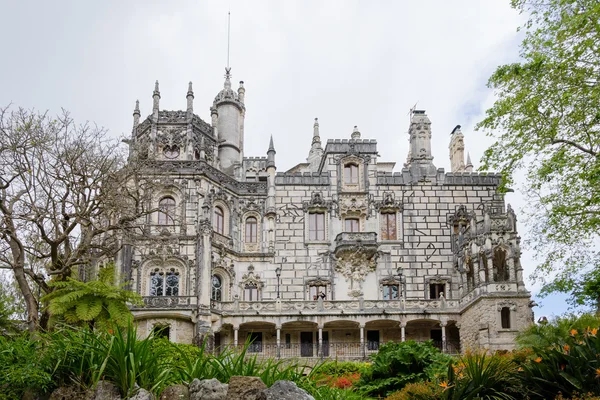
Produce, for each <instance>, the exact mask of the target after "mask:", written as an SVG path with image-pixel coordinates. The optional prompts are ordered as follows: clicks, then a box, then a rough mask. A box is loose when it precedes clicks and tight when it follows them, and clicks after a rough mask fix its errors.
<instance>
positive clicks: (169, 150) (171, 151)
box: [163, 145, 179, 159]
mask: <svg viewBox="0 0 600 400" xmlns="http://www.w3.org/2000/svg"><path fill="white" fill-rule="evenodd" d="M163 154H164V155H165V158H168V159H173V158H177V157H179V146H175V145H173V146H165V147H164V148H163Z"/></svg>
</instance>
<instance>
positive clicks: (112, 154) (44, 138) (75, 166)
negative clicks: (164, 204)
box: [0, 107, 153, 331]
mask: <svg viewBox="0 0 600 400" xmlns="http://www.w3.org/2000/svg"><path fill="white" fill-rule="evenodd" d="M137 165H139V164H137ZM140 186H141V185H140V182H139V180H138V171H137V169H136V166H135V165H130V164H127V163H126V155H125V154H124V152H123V151H122V150H121V148H120V147H119V142H118V141H116V140H111V139H110V138H109V137H108V136H107V133H106V131H105V130H104V129H100V128H98V127H96V126H91V125H89V124H84V125H76V124H75V123H74V122H73V120H72V119H71V118H70V116H69V114H68V113H67V112H66V111H64V110H63V113H62V114H61V115H59V116H58V117H56V118H51V117H49V116H48V115H47V114H40V113H36V112H33V111H27V110H24V109H17V110H11V109H10V108H9V107H6V108H0V263H1V264H4V266H8V267H9V268H10V269H12V271H13V272H14V276H15V280H16V281H17V283H18V285H19V289H20V290H21V292H22V294H23V297H24V299H25V305H26V308H27V323H28V328H29V330H30V331H34V330H36V329H37V328H38V327H39V326H41V327H42V328H45V322H46V318H44V316H42V318H41V320H40V318H39V317H38V316H39V311H40V310H39V309H38V307H39V306H38V302H37V299H36V296H35V295H34V290H32V287H31V284H30V282H31V281H33V282H35V283H36V284H37V285H38V286H39V288H41V290H42V292H43V293H49V292H50V291H51V290H52V288H51V287H49V286H48V285H47V281H46V277H45V276H48V277H49V278H50V279H54V280H65V279H66V278H67V277H69V276H72V275H73V273H74V272H77V270H78V268H79V267H80V266H85V265H90V264H92V263H93V262H94V261H95V260H98V259H103V258H104V259H106V258H110V257H112V256H114V255H115V254H116V252H117V251H118V250H119V246H120V242H121V241H120V240H119V237H120V236H121V234H122V233H123V232H125V231H126V230H129V229H130V228H132V227H133V226H134V225H136V224H135V223H134V222H135V221H136V220H137V219H139V218H140V217H142V216H144V215H145V214H147V213H149V212H152V211H153V210H148V209H147V207H146V206H147V205H148V204H150V203H149V202H148V201H146V199H145V198H144V193H145V192H148V193H149V191H144V190H142V189H141V187H140ZM39 263H41V264H43V266H44V269H45V272H46V274H45V275H43V274H41V273H36V270H35V268H32V265H36V264H39ZM28 278H29V279H28ZM46 316H47V314H46Z"/></svg>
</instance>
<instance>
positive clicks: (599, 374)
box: [596, 368, 600, 378]
mask: <svg viewBox="0 0 600 400" xmlns="http://www.w3.org/2000/svg"><path fill="white" fill-rule="evenodd" d="M596 378H600V368H596Z"/></svg>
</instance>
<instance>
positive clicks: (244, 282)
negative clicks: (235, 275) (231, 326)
mask: <svg viewBox="0 0 600 400" xmlns="http://www.w3.org/2000/svg"><path fill="white" fill-rule="evenodd" d="M248 286H254V287H256V296H257V298H256V300H254V299H253V300H246V289H247V287H248ZM264 286H265V284H264V282H263V281H262V280H261V279H260V276H259V275H258V274H257V273H255V272H254V266H253V265H249V266H248V272H247V273H245V274H244V275H242V279H241V280H240V283H239V287H240V291H241V294H242V295H241V298H242V301H262V295H263V288H264Z"/></svg>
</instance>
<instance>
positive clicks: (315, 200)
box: [302, 192, 332, 212]
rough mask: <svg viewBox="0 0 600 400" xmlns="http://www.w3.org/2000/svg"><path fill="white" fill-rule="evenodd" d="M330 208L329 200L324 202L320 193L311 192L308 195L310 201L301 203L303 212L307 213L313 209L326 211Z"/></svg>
mask: <svg viewBox="0 0 600 400" xmlns="http://www.w3.org/2000/svg"><path fill="white" fill-rule="evenodd" d="M331 206H332V201H331V200H325V198H324V197H323V193H322V192H312V193H311V194H310V201H304V202H302V209H303V210H304V212H309V211H310V210H314V209H322V210H324V209H326V210H330V209H331Z"/></svg>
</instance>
